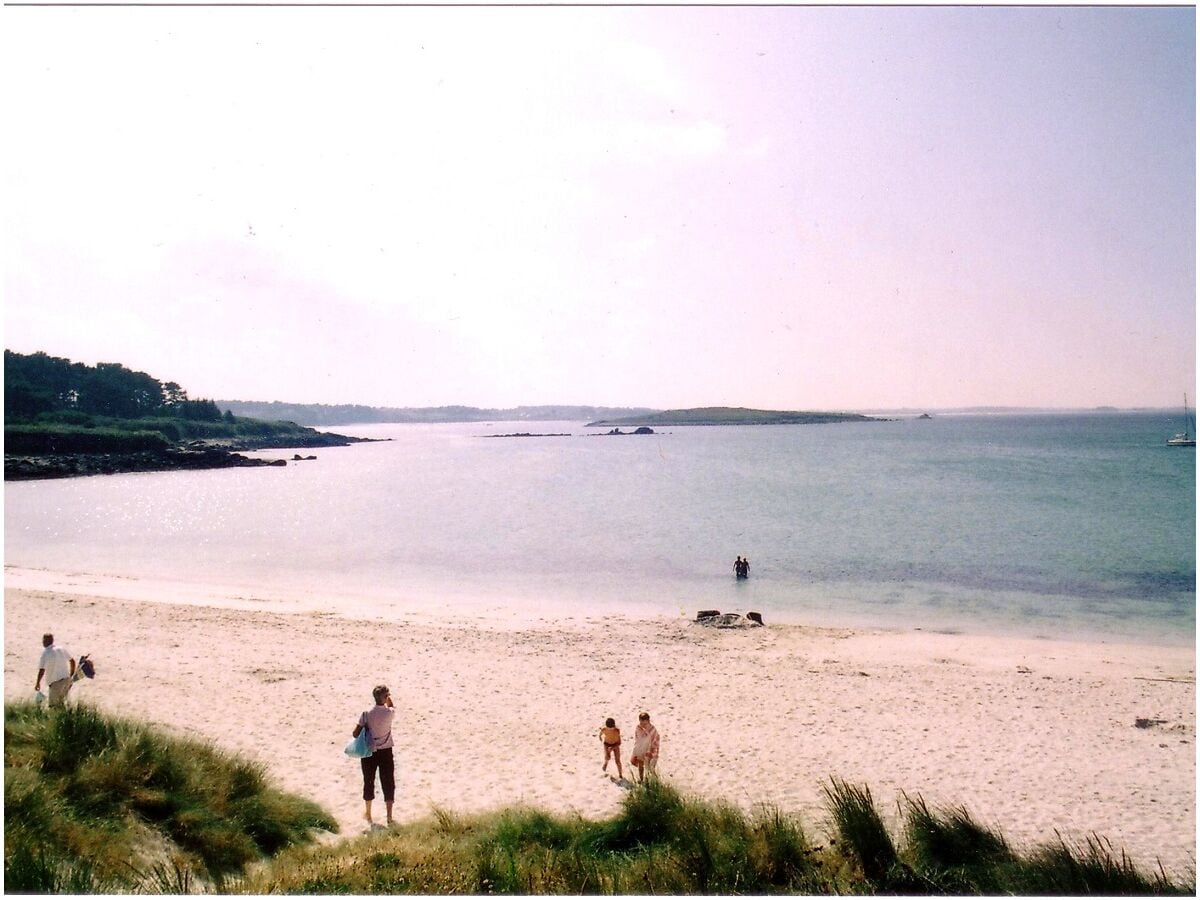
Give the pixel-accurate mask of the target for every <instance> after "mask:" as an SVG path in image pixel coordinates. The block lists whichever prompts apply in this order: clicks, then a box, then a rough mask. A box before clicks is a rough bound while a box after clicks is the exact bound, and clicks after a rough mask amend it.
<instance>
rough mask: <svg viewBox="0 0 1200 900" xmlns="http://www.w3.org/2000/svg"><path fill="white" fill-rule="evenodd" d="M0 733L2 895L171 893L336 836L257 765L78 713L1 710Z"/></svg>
mask: <svg viewBox="0 0 1200 900" xmlns="http://www.w3.org/2000/svg"><path fill="white" fill-rule="evenodd" d="M4 730H5V747H4V788H5V791H4V800H5V803H4V805H5V820H4V836H5V880H6V884H8V885H13V884H27V885H29V889H30V890H35V889H38V890H40V889H41V888H36V885H42V887H43V888H47V889H49V888H48V887H47V886H50V887H52V886H54V885H62V884H70V885H81V884H85V883H86V884H89V885H92V887H93V889H94V890H100V889H102V888H109V887H111V888H112V889H113V890H117V891H120V890H152V891H155V892H162V891H163V890H165V889H166V887H170V888H171V891H169V892H172V893H177V892H180V891H179V890H178V889H179V888H181V887H188V888H189V889H190V888H191V887H192V886H194V885H196V884H198V883H200V882H201V881H204V882H207V883H209V884H212V883H216V882H217V881H219V880H221V879H223V878H225V877H226V876H228V875H231V874H236V873H239V872H241V871H243V870H244V869H245V867H246V866H247V865H248V864H249V863H251V862H253V861H256V860H259V859H261V858H263V857H264V856H267V855H271V854H274V853H276V852H278V851H280V850H282V849H283V848H285V847H288V846H291V845H297V844H303V843H306V842H308V841H310V840H311V838H312V832H313V831H314V830H320V829H324V830H328V831H336V830H337V824H336V821H335V820H334V819H333V818H332V816H330V815H329V814H328V813H326V812H324V811H323V810H321V809H320V808H319V807H318V806H316V804H314V803H312V802H310V801H308V800H304V799H302V798H300V797H293V796H290V795H287V794H283V793H282V792H280V791H278V790H277V789H275V788H273V787H272V786H271V785H270V784H269V783H268V782H267V780H266V777H265V775H264V773H263V770H262V768H261V767H260V766H257V765H255V764H252V763H248V762H246V761H244V760H239V759H237V758H236V757H233V756H230V755H229V754H226V753H223V752H221V751H219V750H217V749H215V748H213V747H211V746H209V745H207V744H203V743H199V742H196V741H186V740H180V739H177V738H172V737H169V736H167V735H164V734H162V733H160V732H158V731H156V730H154V729H152V728H149V727H147V726H144V725H140V724H136V723H132V722H128V721H125V720H122V719H118V718H115V717H110V716H106V715H104V714H102V713H100V712H98V711H97V710H95V709H93V708H91V707H88V706H85V705H75V706H67V707H65V708H64V709H61V710H53V711H43V710H40V709H38V708H36V707H34V706H33V704H28V703H26V704H6V705H5V729H4ZM164 854H165V855H166V856H167V857H168V859H166V860H164ZM52 892H58V891H52ZM79 892H93V891H89V890H84V889H83V888H80V891H79Z"/></svg>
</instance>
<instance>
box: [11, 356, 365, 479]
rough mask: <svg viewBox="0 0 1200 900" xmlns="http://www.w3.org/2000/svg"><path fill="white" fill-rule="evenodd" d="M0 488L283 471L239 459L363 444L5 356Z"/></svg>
mask: <svg viewBox="0 0 1200 900" xmlns="http://www.w3.org/2000/svg"><path fill="white" fill-rule="evenodd" d="M4 398H5V405H4V479H5V480H6V481H22V480H29V479H37V478H64V477H69V476H75V475H102V474H115V473H118V472H156V471H168V470H178V469H223V468H231V467H243V466H284V465H287V460H286V459H263V458H260V457H249V456H244V455H242V454H243V453H244V452H246V451H252V450H271V449H284V448H287V449H291V448H306V449H311V448H316V447H345V446H349V445H350V444H353V443H358V442H360V441H363V440H366V439H365V438H357V437H348V436H345V435H340V434H333V433H330V432H320V431H316V430H315V429H312V428H307V427H305V426H302V425H297V424H296V423H294V422H285V421H262V420H257V419H249V418H239V417H236V416H234V415H232V414H231V413H229V412H228V411H226V412H224V413H222V412H221V410H220V409H219V408H218V407H217V405H216V404H215V403H214V402H213V401H212V400H194V399H191V398H189V397H188V395H187V392H186V391H185V390H183V389H182V388H181V387H180V386H179V385H178V384H175V383H174V382H167V383H165V384H164V383H162V382H160V381H158V380H157V379H155V378H152V377H151V376H149V375H147V374H146V373H144V372H133V371H130V370H129V369H127V368H125V367H124V366H121V365H119V364H116V363H101V364H100V365H98V366H86V365H83V364H81V363H73V362H71V361H70V360H67V359H61V358H57V357H51V356H47V355H46V354H45V353H34V354H28V355H25V354H20V353H13V352H12V351H10V350H5V351H4Z"/></svg>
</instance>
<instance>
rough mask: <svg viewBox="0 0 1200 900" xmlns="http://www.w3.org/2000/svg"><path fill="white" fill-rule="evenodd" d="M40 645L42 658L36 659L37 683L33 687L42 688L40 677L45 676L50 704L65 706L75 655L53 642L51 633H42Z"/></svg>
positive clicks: (35, 688) (36, 689)
mask: <svg viewBox="0 0 1200 900" xmlns="http://www.w3.org/2000/svg"><path fill="white" fill-rule="evenodd" d="M42 646H43V647H44V648H45V649H44V650H42V658H41V659H40V660H39V661H38V674H37V683H36V684H35V685H34V686H33V689H34V690H35V691H40V690H41V689H42V677H43V676H45V678H46V684H47V685H48V686H49V691H50V705H51V706H52V707H53V706H66V705H67V694H68V693H69V692H70V690H71V678H72V676H74V674H75V657H73V656H71V654H69V653H68V652H67V651H66V650H64V649H63V648H62V647H59V646H58V645H57V644H55V643H54V635H52V634H49V633H47V634H43V635H42Z"/></svg>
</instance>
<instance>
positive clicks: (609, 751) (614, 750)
mask: <svg viewBox="0 0 1200 900" xmlns="http://www.w3.org/2000/svg"><path fill="white" fill-rule="evenodd" d="M600 742H601V743H602V744H604V765H603V766H602V767H601V769H600V771H602V772H607V771H608V759H609V757H610V756H611V757H612V758H614V759H616V761H617V777H618V778H621V779H624V778H625V772H624V771H623V770H622V769H621V729H620V728H618V727H617V723H616V722H614V721H613V720H612V719H605V720H604V727H603V728H601V729H600Z"/></svg>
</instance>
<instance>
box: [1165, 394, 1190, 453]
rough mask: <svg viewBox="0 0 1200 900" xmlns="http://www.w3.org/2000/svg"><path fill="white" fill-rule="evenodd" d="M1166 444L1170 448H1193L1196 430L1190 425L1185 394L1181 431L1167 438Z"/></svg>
mask: <svg viewBox="0 0 1200 900" xmlns="http://www.w3.org/2000/svg"><path fill="white" fill-rule="evenodd" d="M1167 443H1168V444H1169V445H1170V446H1172V447H1195V446H1196V429H1195V425H1193V424H1192V415H1191V413H1189V412H1188V405H1187V394H1184V395H1183V431H1181V432H1180V433H1179V434H1177V435H1175V437H1173V438H1168V439H1167Z"/></svg>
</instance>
